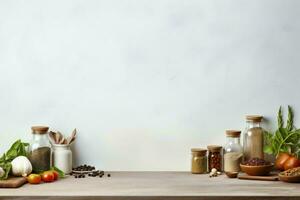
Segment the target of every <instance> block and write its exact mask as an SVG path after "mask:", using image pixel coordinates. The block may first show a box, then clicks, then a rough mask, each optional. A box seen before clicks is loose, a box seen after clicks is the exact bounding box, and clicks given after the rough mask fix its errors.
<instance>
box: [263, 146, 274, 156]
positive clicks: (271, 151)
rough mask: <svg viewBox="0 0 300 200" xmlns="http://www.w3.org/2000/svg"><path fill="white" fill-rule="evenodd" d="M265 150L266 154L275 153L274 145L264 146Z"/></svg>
mask: <svg viewBox="0 0 300 200" xmlns="http://www.w3.org/2000/svg"><path fill="white" fill-rule="evenodd" d="M264 152H265V153H266V154H273V153H274V151H273V148H272V146H269V145H266V146H264Z"/></svg>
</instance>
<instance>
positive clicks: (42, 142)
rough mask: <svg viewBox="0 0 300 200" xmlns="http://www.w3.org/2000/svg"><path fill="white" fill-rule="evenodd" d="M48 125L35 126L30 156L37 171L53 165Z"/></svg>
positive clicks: (32, 128) (33, 167) (34, 169)
mask: <svg viewBox="0 0 300 200" xmlns="http://www.w3.org/2000/svg"><path fill="white" fill-rule="evenodd" d="M48 129H49V128H48V127H46V126H33V127H31V130H32V141H31V143H30V146H29V155H28V158H29V160H30V162H31V164H32V169H33V171H34V172H35V173H40V172H43V171H47V170H49V169H50V167H51V146H50V142H49V138H48Z"/></svg>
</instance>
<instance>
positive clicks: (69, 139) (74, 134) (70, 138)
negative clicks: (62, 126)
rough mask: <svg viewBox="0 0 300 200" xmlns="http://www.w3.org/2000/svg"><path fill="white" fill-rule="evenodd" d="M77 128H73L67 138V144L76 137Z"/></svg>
mask: <svg viewBox="0 0 300 200" xmlns="http://www.w3.org/2000/svg"><path fill="white" fill-rule="evenodd" d="M76 134H77V130H76V128H75V129H74V130H73V132H72V134H71V136H70V137H69V138H68V142H67V143H68V144H71V143H72V142H73V141H74V140H75V138H76Z"/></svg>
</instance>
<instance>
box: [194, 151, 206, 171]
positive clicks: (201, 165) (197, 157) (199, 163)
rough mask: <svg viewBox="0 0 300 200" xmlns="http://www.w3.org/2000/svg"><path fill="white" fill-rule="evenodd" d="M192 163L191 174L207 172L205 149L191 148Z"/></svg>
mask: <svg viewBox="0 0 300 200" xmlns="http://www.w3.org/2000/svg"><path fill="white" fill-rule="evenodd" d="M191 152H192V163H191V172H192V174H203V173H207V156H206V152H207V150H206V149H200V148H192V149H191Z"/></svg>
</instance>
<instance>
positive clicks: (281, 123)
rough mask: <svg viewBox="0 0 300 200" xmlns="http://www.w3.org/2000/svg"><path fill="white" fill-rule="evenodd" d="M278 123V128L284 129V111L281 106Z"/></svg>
mask: <svg viewBox="0 0 300 200" xmlns="http://www.w3.org/2000/svg"><path fill="white" fill-rule="evenodd" d="M277 123H278V128H282V127H283V119H282V109H281V106H280V107H279V110H278V114H277Z"/></svg>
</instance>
